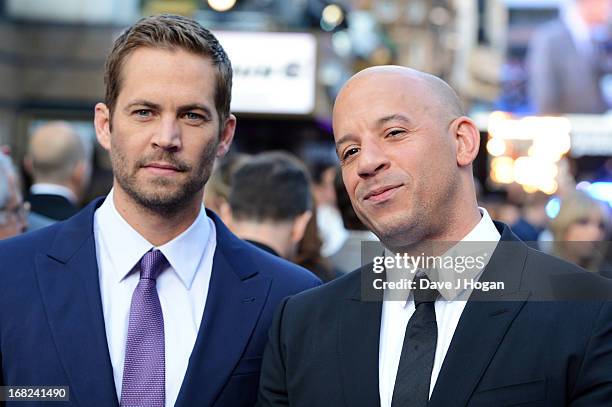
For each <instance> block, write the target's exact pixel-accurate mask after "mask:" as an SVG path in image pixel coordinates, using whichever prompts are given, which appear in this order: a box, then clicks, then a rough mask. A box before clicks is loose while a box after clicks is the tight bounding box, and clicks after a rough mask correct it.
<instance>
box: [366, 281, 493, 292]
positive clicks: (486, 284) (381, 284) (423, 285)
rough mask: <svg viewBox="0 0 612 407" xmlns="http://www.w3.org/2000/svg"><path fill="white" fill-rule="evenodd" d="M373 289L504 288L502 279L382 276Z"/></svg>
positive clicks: (374, 282)
mask: <svg viewBox="0 0 612 407" xmlns="http://www.w3.org/2000/svg"><path fill="white" fill-rule="evenodd" d="M372 284H373V286H374V289H376V290H415V289H417V288H420V289H422V290H426V289H432V288H433V289H436V290H438V291H440V290H442V289H444V290H479V291H492V290H503V289H504V288H505V285H504V282H503V281H475V280H473V279H469V278H460V279H457V280H456V281H429V280H427V279H419V280H418V281H415V280H412V279H409V278H402V279H400V280H398V281H384V280H383V279H382V278H377V279H375V280H374V281H373V283H372Z"/></svg>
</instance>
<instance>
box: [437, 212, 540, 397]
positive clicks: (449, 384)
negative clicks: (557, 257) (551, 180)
mask: <svg viewBox="0 0 612 407" xmlns="http://www.w3.org/2000/svg"><path fill="white" fill-rule="evenodd" d="M496 226H497V227H498V229H501V232H502V236H501V240H500V243H499V244H498V246H497V248H496V249H495V252H494V253H493V256H492V257H491V260H490V262H489V264H487V266H486V268H485V270H484V272H483V274H482V276H481V278H480V281H495V282H497V281H503V282H504V284H505V289H504V294H503V295H501V296H500V294H499V293H494V292H492V291H490V292H488V293H487V292H477V293H476V292H475V293H474V294H473V296H472V297H470V301H468V303H467V304H466V307H465V309H464V311H463V313H462V315H461V318H460V319H459V324H458V325H457V329H456V330H455V333H454V335H453V339H452V341H451V344H450V347H449V349H448V352H447V354H446V357H445V359H444V363H443V364H442V369H441V371H440V375H439V376H438V379H437V381H436V385H435V387H434V391H433V393H432V395H431V399H430V402H429V404H428V405H429V406H431V407H445V406H449V405H461V406H463V405H466V404H467V402H468V400H469V398H470V397H471V395H472V393H473V392H474V389H475V388H476V386H477V385H478V382H479V381H480V379H481V378H482V375H483V374H484V372H485V371H486V369H487V366H488V365H489V363H490V362H491V359H492V358H493V356H494V355H495V352H496V351H497V349H498V348H499V346H500V344H501V342H502V341H503V339H504V336H505V335H506V332H507V331H508V329H509V328H510V325H511V323H512V321H513V320H514V319H515V318H516V316H517V315H518V313H519V312H520V310H521V309H522V307H523V306H524V304H525V301H526V300H527V298H528V297H529V295H530V293H529V292H528V291H520V283H521V278H522V274H523V269H524V263H525V259H526V257H527V247H526V246H525V244H524V243H522V242H520V241H519V240H518V238H516V237H515V236H514V235H513V234H512V232H511V231H510V229H509V228H508V227H507V226H505V225H503V224H496Z"/></svg>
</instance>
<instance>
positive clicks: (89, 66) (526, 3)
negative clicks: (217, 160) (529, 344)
mask: <svg viewBox="0 0 612 407" xmlns="http://www.w3.org/2000/svg"><path fill="white" fill-rule="evenodd" d="M611 2H612V0H106V1H93V0H0V145H8V146H9V147H10V149H11V155H12V157H13V159H14V161H15V162H16V163H21V162H22V159H23V157H24V156H25V154H26V152H27V146H28V139H29V137H30V135H31V134H32V133H33V132H34V131H35V130H36V129H37V128H38V127H40V126H41V125H42V124H44V123H46V122H48V121H51V120H62V121H66V122H69V123H71V124H72V125H73V126H74V127H75V129H77V131H78V132H79V134H80V136H81V137H82V139H83V141H84V143H85V145H86V146H87V151H88V154H89V155H90V156H91V157H92V160H93V175H92V182H91V186H90V188H89V189H90V191H89V192H88V193H87V194H86V198H85V199H84V200H85V201H86V200H87V199H89V198H91V197H93V196H96V195H99V194H101V193H105V192H106V191H107V190H108V188H109V186H110V183H111V182H112V175H111V173H110V163H109V162H108V159H107V157H106V154H105V153H104V152H103V151H102V150H101V149H99V148H97V147H96V143H95V138H94V131H93V126H92V116H93V106H94V104H95V103H96V102H98V101H101V100H102V99H103V82H102V80H103V67H104V60H105V56H106V54H107V52H108V50H109V47H110V45H111V43H112V41H113V39H114V38H115V37H116V36H117V35H118V33H120V32H121V30H122V29H123V28H124V27H126V26H128V25H130V24H131V23H133V22H135V21H136V20H137V19H138V18H140V17H142V16H145V15H150V14H156V13H177V14H182V15H186V16H189V17H192V18H194V19H196V20H198V21H199V22H201V23H202V24H203V25H204V26H205V27H207V28H209V29H211V30H212V31H213V32H214V33H215V34H216V35H217V36H218V37H219V39H220V41H221V43H222V44H223V46H224V47H225V48H226V51H227V52H228V54H229V56H230V59H231V60H232V64H233V67H234V75H235V76H234V78H235V81H234V88H233V101H232V110H233V111H234V113H235V114H236V115H237V117H238V120H239V125H238V128H237V133H236V138H235V144H234V146H233V147H232V151H233V152H240V153H246V154H255V153H258V152H262V151H267V150H278V149H281V150H288V151H290V152H292V153H295V154H296V155H298V156H300V157H301V158H302V159H303V160H304V161H306V163H307V164H308V167H309V168H313V167H317V166H319V167H321V166H327V165H329V163H330V162H331V163H332V164H333V163H334V162H336V161H335V151H334V145H333V138H332V129H331V107H332V105H333V101H334V98H335V96H336V94H337V92H338V91H339V89H340V87H341V86H342V85H343V83H344V82H345V81H346V80H347V79H348V78H349V77H350V76H351V75H352V74H353V73H355V72H356V71H358V70H360V69H362V68H365V67H368V66H372V65H380V64H399V65H405V66H410V67H413V68H416V69H419V70H424V71H427V72H430V73H433V74H435V75H438V76H440V77H442V78H443V79H445V80H447V81H448V82H449V83H450V84H451V85H452V86H453V87H454V88H455V89H456V90H457V91H458V93H459V94H460V96H461V98H462V100H463V101H464V103H465V107H466V109H467V110H468V111H469V112H470V115H471V116H472V117H473V118H475V119H476V121H477V123H478V125H479V127H480V129H481V136H482V143H481V154H480V155H479V157H478V159H477V162H476V164H475V168H474V169H475V175H476V178H477V180H478V183H479V189H480V194H481V201H482V203H483V204H484V205H489V206H490V208H491V211H493V212H494V213H495V214H496V215H498V216H499V217H500V218H501V219H504V220H506V221H507V222H509V223H511V224H512V223H513V222H519V221H520V222H524V221H525V219H528V218H529V216H526V215H525V213H522V211H529V210H530V209H528V208H529V207H530V206H531V204H530V202H533V201H534V199H532V198H530V196H531V194H534V193H538V194H544V195H545V196H548V197H549V199H550V202H549V203H550V205H548V206H546V211H547V212H546V213H547V214H548V216H549V217H552V216H554V214H555V208H557V209H558V205H559V199H562V198H563V195H564V194H566V193H569V192H572V191H574V190H575V189H576V188H578V189H581V190H584V191H586V192H587V193H589V194H590V195H591V196H593V197H595V198H597V199H600V200H603V201H606V202H608V203H610V202H612V183H611V182H612V174H611V173H612V160H611V159H610V157H612V115H610V114H608V113H606V112H607V111H608V110H609V106H610V105H609V103H610V102H612V76H611V75H610V74H609V73H610V72H612V36H611V35H610V32H611V31H612V30H611V29H610V12H611V11H610V10H612V5H611ZM555 22H556V23H555ZM554 24H557V26H556V27H557V28H556V31H554V29H553V30H552V31H551V30H550V29H549V28H550V26H554ZM553 28H554V27H553ZM547 29H549V30H548V31H547ZM547 32H548V34H547ZM551 32H553V33H552V34H551ZM555 35H557V36H558V37H555ZM550 38H553V41H552V42H550V41H549V42H547V40H550ZM556 38H561V39H556ZM547 44H548V45H547ZM553 57H554V58H553ZM556 57H559V59H560V61H558V62H555V61H554V59H555V58H556ZM564 58H565V59H564ZM542 61H544V62H542ZM578 61H579V62H580V64H582V65H583V67H582V68H581V69H582V70H578V71H575V72H573V71H572V70H570V69H569V68H571V67H573V66H574V65H579V63H578ZM555 64H556V65H555ZM569 65H571V66H569ZM572 72H573V73H572ZM574 79H580V80H582V81H583V82H580V83H581V84H580V85H577V86H578V89H580V91H579V92H575V91H573V90H572V88H571V83H572V81H573V80H574ZM585 81H588V85H584V84H585V83H587V82H585ZM544 87H547V88H548V89H549V90H551V92H553V93H552V94H553V96H552V100H553V101H561V100H563V99H564V98H566V96H563V95H566V94H569V95H573V96H572V97H570V98H569V99H570V101H571V102H576V103H577V104H575V105H571V106H572V107H567V106H570V105H568V104H565V105H561V104H559V105H558V106H555V107H552V108H544V107H542V105H541V104H540V103H539V102H538V96H534V95H536V94H540V93H538V92H540V91H541V88H544ZM566 88H567V89H569V90H564V89H566ZM587 88H588V89H587ZM554 92H557V93H554ZM563 92H566V93H565V94H564V93H563ZM567 92H569V93H567ZM589 92H591V93H589ZM550 98H551V97H549V99H550ZM581 99H582V101H581ZM595 102H597V103H595ZM593 106H595V107H593ZM23 175H24V184H25V187H27V186H28V185H29V184H30V183H31V182H32V180H31V179H29V177H28V174H27V173H26V172H25V171H24V174H23ZM314 179H315V181H317V177H314ZM537 201H538V202H541V201H542V199H537ZM326 223H327V222H326ZM538 223H539V224H538V225H532V226H537V227H536V228H535V229H537V230H538V231H539V230H546V228H547V225H546V224H545V223H546V222H539V221H538ZM521 225H522V226H525V225H524V224H523V223H521ZM527 226H528V225H527ZM530 230H531V229H530ZM323 243H324V247H328V245H326V242H323ZM327 243H329V242H327Z"/></svg>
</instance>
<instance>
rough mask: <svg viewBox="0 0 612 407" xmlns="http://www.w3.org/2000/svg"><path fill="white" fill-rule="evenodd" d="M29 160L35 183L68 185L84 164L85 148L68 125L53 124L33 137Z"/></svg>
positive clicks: (41, 128) (37, 131) (29, 148)
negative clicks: (81, 164)
mask: <svg viewBox="0 0 612 407" xmlns="http://www.w3.org/2000/svg"><path fill="white" fill-rule="evenodd" d="M27 159H28V160H29V162H30V164H31V165H30V167H31V170H32V176H33V177H34V180H35V182H53V183H66V182H68V181H69V180H70V178H71V177H72V176H73V172H74V170H75V167H77V165H79V163H82V162H84V161H85V147H84V145H83V142H82V141H81V138H80V137H79V135H78V134H77V133H76V131H75V130H74V128H73V127H72V126H70V125H69V124H68V123H66V122H60V121H57V122H50V123H47V124H44V125H42V126H40V127H39V128H38V129H37V130H36V131H35V132H34V134H32V137H31V138H30V144H29V146H28V156H27Z"/></svg>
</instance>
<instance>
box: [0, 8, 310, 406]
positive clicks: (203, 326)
mask: <svg viewBox="0 0 612 407" xmlns="http://www.w3.org/2000/svg"><path fill="white" fill-rule="evenodd" d="M105 78H106V86H107V92H106V102H105V103H98V104H97V105H96V107H95V118H94V124H95V129H96V135H97V138H98V142H99V143H100V144H101V145H102V147H104V148H105V149H106V150H107V151H108V152H109V154H110V157H111V162H112V166H113V175H114V183H113V189H112V190H111V192H110V193H109V195H108V196H107V197H106V198H105V199H97V200H95V201H94V202H92V203H91V204H90V205H88V206H87V207H86V208H85V209H83V210H82V211H81V212H79V213H78V214H77V215H75V216H74V217H73V218H71V219H69V220H68V221H65V222H60V223H58V224H56V225H54V226H52V227H49V228H46V229H44V230H42V231H39V232H33V233H32V234H30V235H29V236H25V237H23V238H19V239H15V240H10V241H7V242H6V243H3V244H0V265H1V266H0V351H1V353H0V355H1V359H2V360H1V361H2V363H1V365H2V372H1V373H2V374H1V375H0V377H1V378H2V383H1V384H3V385H12V386H15V385H19V386H26V385H30V386H43V385H47V386H49V385H55V386H68V388H69V398H70V402H69V403H66V406H69V405H70V406H82V407H91V406H101V407H102V406H103V407H107V406H117V405H119V404H120V405H121V406H122V407H128V406H129V407H135V406H139V407H144V406H146V407H165V406H179V407H180V406H183V407H191V406H220V407H221V406H227V407H234V406H238V407H239V406H245V407H246V406H250V405H253V404H254V402H255V399H256V388H257V383H258V379H259V371H260V364H261V356H262V352H263V347H264V344H265V342H266V338H267V331H268V327H269V325H270V322H271V319H272V312H273V311H274V309H275V308H276V306H277V305H278V303H279V302H280V301H281V299H282V298H284V297H285V296H287V295H290V294H294V293H297V292H299V291H302V290H304V289H306V288H309V287H312V286H315V285H318V284H319V283H320V282H319V281H318V279H316V278H315V277H314V276H313V275H312V274H310V273H309V272H308V271H306V270H304V269H301V268H299V267H297V266H295V265H292V264H290V263H288V262H286V261H284V260H282V259H279V258H277V257H275V256H270V255H268V254H266V253H263V252H261V251H260V250H258V249H256V248H254V247H253V246H251V245H249V244H247V243H245V242H243V241H241V240H240V239H238V238H237V237H236V236H235V235H233V234H232V233H231V232H230V231H229V230H228V229H227V228H226V227H225V225H223V223H222V222H221V221H220V220H219V218H218V217H217V216H216V215H214V214H213V213H212V212H207V211H206V210H205V209H204V207H203V205H202V197H203V193H204V185H205V184H206V182H207V180H208V177H209V175H210V172H211V169H212V165H213V162H214V160H215V158H216V157H221V156H223V155H224V154H225V153H226V152H227V151H228V149H229V147H230V144H231V142H232V138H233V135H234V128H235V123H236V118H235V117H234V116H233V115H232V114H230V112H229V103H230V99H231V98H230V94H231V93H230V92H231V66H230V62H229V59H228V58H227V55H226V54H225V52H224V51H223V48H222V47H221V46H220V44H219V43H218V42H217V40H216V39H215V38H214V36H212V34H211V33H210V32H208V31H207V30H206V29H204V28H203V27H201V26H200V25H199V24H198V23H196V22H195V21H192V20H189V19H187V18H184V17H179V16H168V15H163V16H153V17H148V18H145V19H142V20H141V21H139V22H137V23H136V24H135V25H134V26H132V27H130V28H128V29H127V30H126V31H125V32H124V33H123V34H122V35H121V36H120V37H119V38H118V39H117V41H116V42H115V46H114V47H113V51H112V53H111V56H110V57H109V62H108V64H107V73H106V75H105ZM9 265H10V266H9ZM9 404H12V403H10V402H9ZM16 404H19V403H16Z"/></svg>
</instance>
